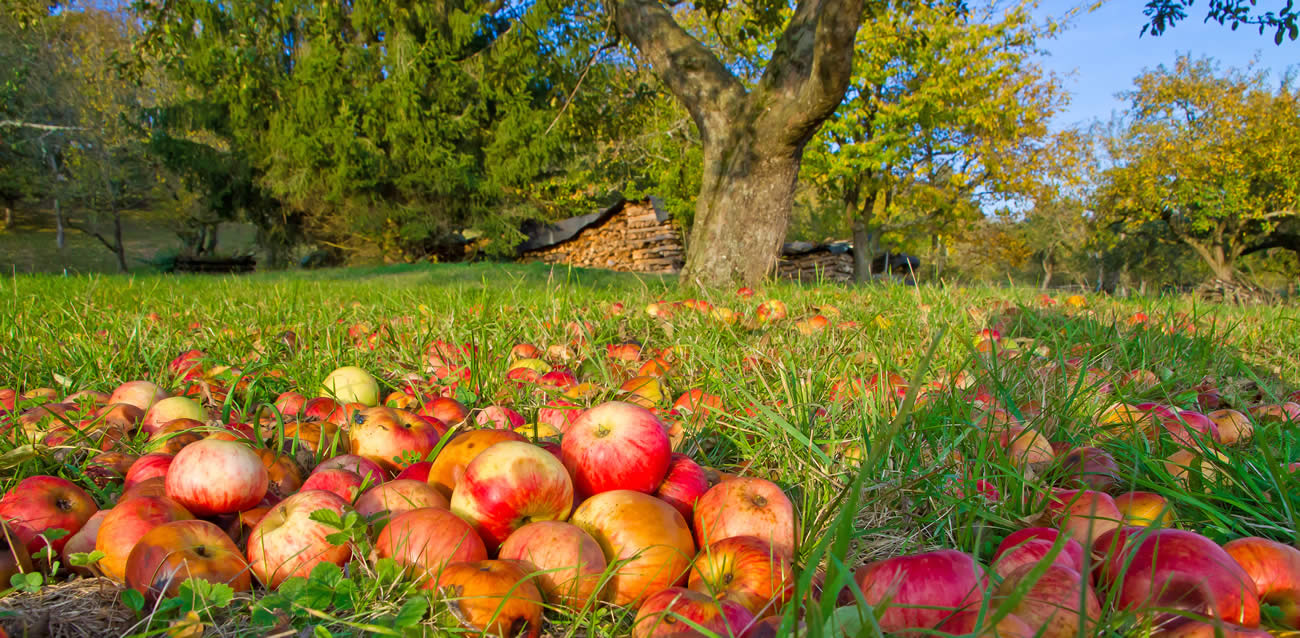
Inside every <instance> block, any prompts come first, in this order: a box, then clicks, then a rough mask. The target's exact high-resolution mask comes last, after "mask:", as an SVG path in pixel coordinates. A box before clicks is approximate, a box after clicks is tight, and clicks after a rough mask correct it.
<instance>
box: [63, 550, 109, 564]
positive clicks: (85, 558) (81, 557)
mask: <svg viewBox="0 0 1300 638" xmlns="http://www.w3.org/2000/svg"><path fill="white" fill-rule="evenodd" d="M103 558H104V552H101V551H99V550H95V551H93V552H77V553H75V554H73V555H71V556H69V557H68V562H70V563H72V566H73V567H89V566H91V565H94V564H95V563H98V562H99V561H100V560H101V559H103Z"/></svg>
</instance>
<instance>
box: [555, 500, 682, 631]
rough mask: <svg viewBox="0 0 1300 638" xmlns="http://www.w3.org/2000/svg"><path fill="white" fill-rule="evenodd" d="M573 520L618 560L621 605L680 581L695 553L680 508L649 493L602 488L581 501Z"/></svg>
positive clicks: (616, 592)
mask: <svg viewBox="0 0 1300 638" xmlns="http://www.w3.org/2000/svg"><path fill="white" fill-rule="evenodd" d="M571 521H572V523H573V524H574V525H577V526H578V527H580V528H582V530H583V531H585V532H587V533H588V534H591V537H592V538H594V539H596V542H597V543H599V544H600V549H601V551H603V552H604V553H605V560H606V562H608V563H610V564H613V563H616V562H618V563H619V566H618V567H617V568H616V569H615V571H614V573H613V575H612V577H611V579H610V587H611V591H610V600H611V602H613V603H614V604H616V605H632V606H634V607H635V606H638V605H640V603H641V601H642V600H644V599H645V597H646V596H648V595H650V594H653V593H654V592H656V591H658V590H660V589H663V588H664V587H671V586H673V585H677V584H679V583H681V582H682V580H683V578H684V577H685V576H686V570H687V569H688V568H689V567H690V564H691V559H692V558H693V557H694V556H695V539H694V538H692V537H691V530H690V527H689V526H687V524H686V519H684V518H682V515H681V512H678V511H677V510H676V509H674V508H673V506H671V505H669V504H667V503H665V502H663V501H661V500H659V499H657V498H655V497H653V496H650V495H649V494H643V493H641V492H634V491H632V490H613V491H610V492H601V493H600V494H597V495H595V496H592V497H591V498H589V499H587V500H586V501H584V502H583V503H582V504H581V505H579V506H578V508H577V509H576V510H574V512H573V517H572V519H571Z"/></svg>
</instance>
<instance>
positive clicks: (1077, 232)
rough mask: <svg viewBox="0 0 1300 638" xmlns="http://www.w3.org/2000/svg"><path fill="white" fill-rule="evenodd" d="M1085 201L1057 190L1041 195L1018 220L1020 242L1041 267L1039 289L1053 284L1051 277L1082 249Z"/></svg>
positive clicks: (1085, 239) (1086, 234)
mask: <svg viewBox="0 0 1300 638" xmlns="http://www.w3.org/2000/svg"><path fill="white" fill-rule="evenodd" d="M1086 212H1087V209H1086V204H1085V202H1083V201H1082V200H1080V199H1079V198H1077V197H1072V196H1070V195H1065V194H1062V193H1060V192H1059V191H1057V192H1048V193H1042V194H1040V195H1039V196H1038V197H1037V198H1036V199H1035V201H1034V203H1033V206H1032V207H1031V208H1029V209H1028V210H1027V211H1025V213H1024V215H1023V218H1022V219H1021V220H1020V223H1019V231H1020V232H1019V233H1018V234H1019V236H1020V241H1021V242H1022V243H1023V244H1024V245H1025V246H1026V247H1027V248H1028V250H1029V251H1030V253H1031V255H1032V256H1033V258H1034V259H1035V260H1036V261H1037V262H1038V264H1039V266H1040V267H1041V268H1042V279H1041V280H1040V283H1039V288H1041V289H1043V290H1046V289H1048V288H1050V287H1051V286H1052V277H1053V276H1054V275H1055V274H1056V273H1057V272H1058V271H1059V270H1060V269H1061V268H1062V267H1064V266H1065V265H1066V264H1068V263H1070V262H1072V261H1075V258H1077V256H1078V255H1079V254H1080V253H1082V252H1083V251H1084V249H1085V248H1086V246H1087V244H1088V241H1089V232H1090V231H1089V223H1088V222H1089V220H1088V217H1087V215H1086Z"/></svg>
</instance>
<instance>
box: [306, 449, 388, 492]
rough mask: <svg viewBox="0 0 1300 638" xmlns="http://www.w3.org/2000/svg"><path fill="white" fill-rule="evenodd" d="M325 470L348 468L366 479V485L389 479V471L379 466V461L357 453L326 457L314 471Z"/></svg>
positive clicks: (377, 483)
mask: <svg viewBox="0 0 1300 638" xmlns="http://www.w3.org/2000/svg"><path fill="white" fill-rule="evenodd" d="M325 470H348V471H349V472H353V473H355V474H357V475H358V476H360V477H361V478H363V479H365V481H366V485H379V484H380V483H383V482H384V481H386V480H388V472H386V471H384V468H382V467H379V464H378V463H376V462H374V461H372V460H370V459H368V458H366V457H364V456H357V455H355V454H341V455H339V456H336V457H334V458H329V459H325V460H324V461H321V462H320V463H319V464H318V465H317V466H316V467H315V468H314V469H313V470H312V472H313V473H315V472H324V471H325Z"/></svg>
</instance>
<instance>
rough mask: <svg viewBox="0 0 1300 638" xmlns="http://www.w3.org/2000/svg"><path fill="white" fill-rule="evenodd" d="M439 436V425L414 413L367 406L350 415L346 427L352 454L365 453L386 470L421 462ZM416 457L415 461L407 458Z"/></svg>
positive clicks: (398, 468)
mask: <svg viewBox="0 0 1300 638" xmlns="http://www.w3.org/2000/svg"><path fill="white" fill-rule="evenodd" d="M440 438H441V435H440V434H439V431H438V428H437V427H435V426H434V425H433V424H432V423H430V422H429V421H427V420H425V419H423V418H421V417H420V416H419V415H416V414H415V413H413V412H408V411H406V410H397V409H394V408H367V409H365V410H362V411H361V412H358V413H357V414H355V415H353V417H352V425H351V426H350V427H349V429H348V443H349V446H350V447H351V449H352V453H353V454H356V455H358V456H364V457H366V458H368V459H370V460H372V461H374V462H375V463H378V464H379V466H380V467H382V468H384V470H386V471H388V472H399V471H401V470H402V468H404V467H406V466H407V465H409V464H410V463H412V462H418V461H424V460H426V458H425V457H427V456H428V455H429V454H430V453H431V452H433V450H434V448H436V447H437V446H438V439H440ZM411 457H417V458H416V459H415V461H408V460H407V459H409V458H411Z"/></svg>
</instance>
